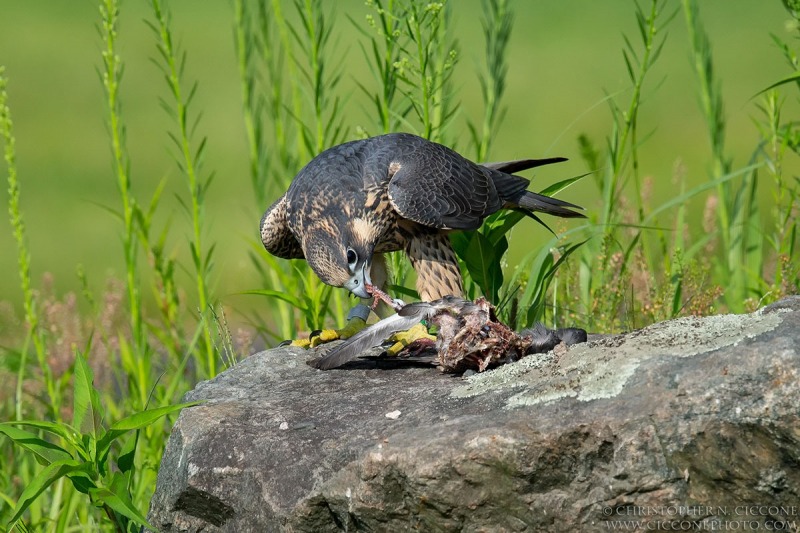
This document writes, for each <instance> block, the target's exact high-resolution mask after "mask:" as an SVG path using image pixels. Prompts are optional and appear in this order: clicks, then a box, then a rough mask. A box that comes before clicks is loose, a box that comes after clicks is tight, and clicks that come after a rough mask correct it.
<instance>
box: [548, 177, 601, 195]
mask: <svg viewBox="0 0 800 533" xmlns="http://www.w3.org/2000/svg"><path fill="white" fill-rule="evenodd" d="M592 174H594V172H587V173H586V174H581V175H580V176H575V177H574V178H567V179H565V180H561V181H557V182H556V183H553V184H552V185H550V186H549V187H545V188H544V189H542V190H541V191H540V192H539V194H544V195H545V196H553V195H555V194H557V193H559V192H561V191H563V190H564V189H566V188H567V187H569V186H570V185H572V184H573V183H577V182H579V181H581V180H582V179H583V178H585V177H586V176H591V175H592Z"/></svg>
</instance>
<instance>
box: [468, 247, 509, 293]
mask: <svg viewBox="0 0 800 533" xmlns="http://www.w3.org/2000/svg"><path fill="white" fill-rule="evenodd" d="M462 259H463V260H464V264H465V265H466V266H467V270H468V271H469V274H470V276H472V279H473V281H475V283H476V284H477V285H478V287H480V288H481V291H482V292H483V294H484V295H485V296H486V298H487V299H489V300H490V301H497V291H498V290H500V287H501V286H502V285H503V270H502V268H500V257H498V256H497V251H496V249H495V246H493V245H492V243H491V241H489V239H488V238H486V237H485V236H484V235H483V234H482V233H480V232H474V233H473V234H472V235H471V237H470V240H469V244H468V245H467V249H466V252H465V254H464V256H463V257H462Z"/></svg>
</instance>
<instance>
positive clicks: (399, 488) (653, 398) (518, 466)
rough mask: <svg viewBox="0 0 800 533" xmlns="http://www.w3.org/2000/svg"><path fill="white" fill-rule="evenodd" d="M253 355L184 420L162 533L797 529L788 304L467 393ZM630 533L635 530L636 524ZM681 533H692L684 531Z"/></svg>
mask: <svg viewBox="0 0 800 533" xmlns="http://www.w3.org/2000/svg"><path fill="white" fill-rule="evenodd" d="M318 355H319V354H314V353H313V352H305V351H302V350H299V349H294V348H280V349H274V350H269V351H266V352H261V353H259V354H255V355H253V356H251V357H249V358H247V359H246V360H244V361H242V362H241V363H239V364H238V365H236V366H235V367H234V368H232V369H230V370H228V371H226V372H224V373H223V374H221V375H220V376H218V377H217V378H215V379H214V380H212V381H208V382H204V383H201V384H199V385H198V386H197V388H196V389H195V390H194V391H192V392H191V393H189V394H187V396H186V400H207V401H206V402H205V403H204V404H202V405H199V406H197V407H192V408H189V409H184V410H183V412H182V413H181V415H180V417H179V419H178V422H177V423H176V425H175V427H174V429H173V433H172V436H171V438H170V440H169V444H168V446H167V449H166V451H165V453H164V457H163V460H162V464H161V469H160V471H159V475H158V484H157V487H156V492H155V495H154V497H153V500H152V504H151V509H150V515H149V519H150V521H151V523H152V524H153V525H155V526H157V527H158V528H160V529H161V530H162V531H170V532H176V531H181V532H183V531H192V532H194V531H204V532H217V531H230V532H262V531H295V532H300V531H308V532H325V531H406V530H419V531H608V530H611V528H612V527H616V529H619V528H620V527H622V522H630V523H632V522H633V521H638V520H641V521H644V522H647V523H649V526H645V525H643V524H639V526H638V527H639V529H642V530H644V529H645V527H647V528H648V529H647V530H675V527H676V522H675V521H676V520H682V521H684V522H685V523H687V524H688V523H695V524H696V525H695V527H694V529H693V530H713V529H714V527H715V525H718V526H719V529H718V530H723V529H722V528H723V527H724V528H725V529H732V528H735V529H738V530H745V528H749V529H750V530H753V529H758V528H760V529H764V530H766V529H769V526H770V525H771V526H772V527H771V529H772V530H776V529H777V530H784V531H796V530H797V527H798V526H800V423H798V422H799V421H800V420H799V415H800V379H799V376H798V373H800V297H791V298H788V299H785V300H783V301H781V302H778V303H777V304H774V305H772V306H769V307H767V308H765V309H763V310H761V311H759V312H756V313H753V314H750V315H726V316H716V317H708V318H683V319H678V320H673V321H669V322H665V323H661V324H656V325H654V326H650V327H648V328H645V329H642V330H639V331H635V332H632V333H629V334H626V335H617V336H610V337H606V338H603V339H600V340H596V341H592V342H589V343H587V344H585V345H578V346H574V347H572V348H571V349H568V350H566V349H563V347H562V349H556V350H555V351H554V352H550V353H548V354H543V355H540V356H531V357H528V358H525V359H523V360H521V361H519V362H517V363H513V364H510V365H506V366H504V367H501V368H498V369H496V370H493V371H488V372H486V373H483V374H477V375H474V376H471V377H469V378H460V377H453V376H451V375H445V374H442V373H440V372H438V371H437V370H435V369H434V368H431V367H428V366H417V367H414V366H405V367H404V366H403V365H402V364H399V363H397V364H395V363H392V364H389V363H375V362H358V363H354V364H350V365H348V366H345V367H343V368H342V369H339V370H331V371H319V370H314V369H312V368H311V367H309V366H308V365H307V364H306V361H307V360H309V359H311V358H314V357H316V356H318ZM629 525H630V524H629ZM683 529H684V530H685V529H686V526H685V525H684V527H683Z"/></svg>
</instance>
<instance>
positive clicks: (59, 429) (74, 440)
mask: <svg viewBox="0 0 800 533" xmlns="http://www.w3.org/2000/svg"><path fill="white" fill-rule="evenodd" d="M6 424H13V425H15V426H28V427H34V428H36V429H41V430H43V431H47V432H49V433H52V434H54V435H57V436H59V437H62V438H64V439H65V440H67V441H68V442H69V443H70V444H72V445H73V446H75V447H78V446H80V443H81V440H80V436H79V433H78V432H77V431H75V429H74V428H73V427H71V426H70V425H69V424H64V423H56V422H47V421H45V420H19V421H17V422H6Z"/></svg>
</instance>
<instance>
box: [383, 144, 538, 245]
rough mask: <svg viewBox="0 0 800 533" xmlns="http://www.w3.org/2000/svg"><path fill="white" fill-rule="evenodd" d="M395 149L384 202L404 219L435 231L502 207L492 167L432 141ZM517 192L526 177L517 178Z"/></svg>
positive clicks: (462, 225) (468, 223)
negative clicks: (518, 185)
mask: <svg viewBox="0 0 800 533" xmlns="http://www.w3.org/2000/svg"><path fill="white" fill-rule="evenodd" d="M402 144H405V143H401V146H399V147H398V150H397V152H398V155H397V156H396V157H395V159H394V161H393V162H392V166H390V171H391V170H394V171H395V172H394V175H393V176H392V178H391V180H390V181H389V186H388V191H389V201H390V202H391V204H392V206H393V207H394V209H395V210H396V211H397V212H398V213H399V214H400V215H401V216H402V217H404V218H407V219H410V220H413V221H414V222H417V223H419V224H423V225H425V226H430V227H433V228H437V229H458V230H471V229H476V228H478V227H479V226H480V225H481V222H482V220H483V218H485V217H486V216H488V215H489V214H491V213H494V212H495V211H497V210H499V209H500V208H501V207H503V204H504V201H503V200H502V199H501V197H500V195H499V194H498V191H497V189H496V188H495V185H494V182H493V181H492V178H491V176H492V172H493V171H492V170H491V169H488V168H485V167H482V166H480V165H476V164H475V163H472V162H471V161H468V160H467V159H465V158H463V157H462V156H460V155H459V154H457V153H456V152H454V151H453V150H450V149H449V148H447V147H445V146H442V145H439V144H435V143H431V142H427V141H425V142H415V141H414V142H410V143H408V145H407V146H402ZM520 181H521V182H522V183H521V185H522V186H521V190H522V189H524V188H525V186H526V185H527V183H528V182H527V180H522V179H520Z"/></svg>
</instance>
